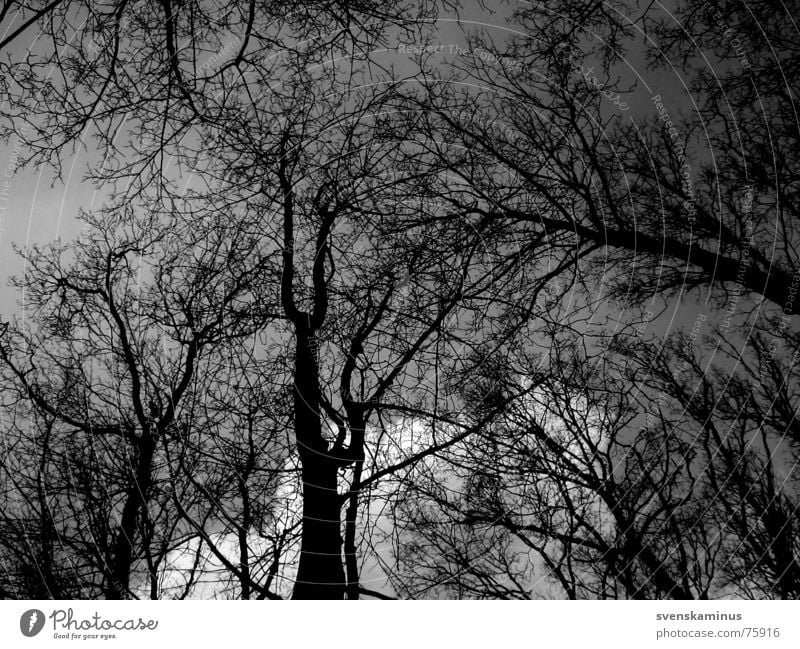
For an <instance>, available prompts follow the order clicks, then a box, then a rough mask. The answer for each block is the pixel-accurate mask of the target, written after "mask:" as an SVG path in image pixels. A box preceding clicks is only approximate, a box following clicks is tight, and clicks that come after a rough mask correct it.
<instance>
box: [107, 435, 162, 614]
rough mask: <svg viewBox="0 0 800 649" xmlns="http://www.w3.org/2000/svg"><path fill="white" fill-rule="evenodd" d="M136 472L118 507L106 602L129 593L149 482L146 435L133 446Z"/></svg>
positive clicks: (150, 451)
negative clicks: (124, 498)
mask: <svg viewBox="0 0 800 649" xmlns="http://www.w3.org/2000/svg"><path fill="white" fill-rule="evenodd" d="M137 446H138V449H137V451H138V452H137V458H136V470H135V474H134V481H133V484H132V485H130V488H129V490H128V494H127V497H126V500H125V505H124V506H123V508H122V520H121V521H120V526H119V530H117V537H116V539H115V541H114V550H113V557H112V565H111V574H110V575H109V579H108V582H107V584H106V589H105V590H106V599H113V600H117V599H124V598H126V597H127V596H128V594H129V593H130V573H131V566H132V565H133V560H134V556H133V554H134V538H135V536H136V528H137V524H138V521H139V515H140V513H141V509H142V507H143V506H145V504H146V502H147V498H148V492H149V491H150V483H151V480H152V475H151V471H152V464H153V453H154V451H155V440H154V439H153V437H152V436H151V435H150V434H149V433H146V434H145V436H144V437H143V438H142V439H141V440H140V441H139V443H138V444H137Z"/></svg>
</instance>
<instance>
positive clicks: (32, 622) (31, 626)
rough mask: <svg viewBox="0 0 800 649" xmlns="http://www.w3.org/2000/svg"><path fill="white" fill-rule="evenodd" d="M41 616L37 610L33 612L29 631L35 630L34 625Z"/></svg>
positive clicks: (29, 621) (29, 622)
mask: <svg viewBox="0 0 800 649" xmlns="http://www.w3.org/2000/svg"><path fill="white" fill-rule="evenodd" d="M38 618H39V616H38V615H37V614H36V611H34V612H33V613H31V619H30V620H28V631H33V626H34V625H35V624H36V621H37V620H38Z"/></svg>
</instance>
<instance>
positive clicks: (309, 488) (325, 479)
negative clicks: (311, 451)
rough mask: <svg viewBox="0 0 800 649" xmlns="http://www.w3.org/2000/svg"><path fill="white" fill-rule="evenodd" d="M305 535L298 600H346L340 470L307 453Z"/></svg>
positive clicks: (304, 464) (298, 582)
mask: <svg viewBox="0 0 800 649" xmlns="http://www.w3.org/2000/svg"><path fill="white" fill-rule="evenodd" d="M302 455H305V457H303V460H302V461H303V532H302V541H301V546H300V564H299V566H298V569H297V582H296V583H295V587H294V594H293V598H294V599H344V592H345V578H344V568H343V566H342V535H341V518H340V517H341V502H340V500H339V495H338V491H337V483H338V479H337V473H338V472H337V466H336V464H335V463H334V462H332V461H331V460H330V459H328V458H325V457H317V458H312V457H309V455H308V454H306V453H303V454H301V457H302Z"/></svg>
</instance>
